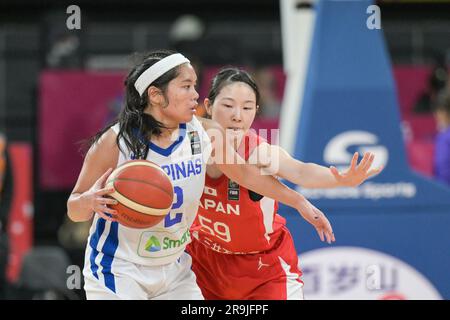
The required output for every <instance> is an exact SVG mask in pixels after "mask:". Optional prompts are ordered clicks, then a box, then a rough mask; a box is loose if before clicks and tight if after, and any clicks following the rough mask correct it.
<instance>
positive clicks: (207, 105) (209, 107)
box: [203, 98, 212, 116]
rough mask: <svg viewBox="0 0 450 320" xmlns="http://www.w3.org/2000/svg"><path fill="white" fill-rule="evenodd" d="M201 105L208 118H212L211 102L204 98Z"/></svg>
mask: <svg viewBox="0 0 450 320" xmlns="http://www.w3.org/2000/svg"><path fill="white" fill-rule="evenodd" d="M203 105H204V106H205V109H206V113H207V114H208V115H209V116H212V110H211V109H212V105H211V101H210V100H209V99H208V98H205V100H203Z"/></svg>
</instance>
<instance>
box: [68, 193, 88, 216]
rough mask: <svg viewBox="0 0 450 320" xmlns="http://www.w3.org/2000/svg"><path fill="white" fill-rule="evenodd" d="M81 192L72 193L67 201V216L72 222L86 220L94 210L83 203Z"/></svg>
mask: <svg viewBox="0 0 450 320" xmlns="http://www.w3.org/2000/svg"><path fill="white" fill-rule="evenodd" d="M82 197H83V194H81V193H73V194H71V195H70V197H69V200H68V201H67V216H68V217H69V218H70V220H72V221H73V222H83V221H88V220H90V219H91V218H92V216H93V215H94V212H93V211H92V210H91V209H90V208H89V207H87V206H85V205H83V199H82Z"/></svg>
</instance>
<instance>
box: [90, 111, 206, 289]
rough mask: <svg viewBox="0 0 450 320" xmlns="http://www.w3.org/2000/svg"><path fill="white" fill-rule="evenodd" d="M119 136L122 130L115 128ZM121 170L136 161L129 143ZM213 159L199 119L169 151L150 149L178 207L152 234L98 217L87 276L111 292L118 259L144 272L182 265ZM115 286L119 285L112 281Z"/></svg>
mask: <svg viewBox="0 0 450 320" xmlns="http://www.w3.org/2000/svg"><path fill="white" fill-rule="evenodd" d="M112 129H113V130H114V132H116V133H118V132H119V125H118V124H117V125H115V126H113V127H112ZM120 146H121V149H122V150H123V151H125V152H120V153H119V159H118V161H117V165H118V166H119V165H120V164H122V163H123V162H125V161H127V160H131V159H133V158H134V156H133V155H132V154H131V152H130V151H128V148H127V147H126V146H125V143H124V141H123V139H122V140H121V141H120ZM210 154H211V142H210V139H209V137H208V135H207V133H206V131H205V130H204V129H203V126H202V124H201V123H200V121H199V120H198V119H197V118H195V117H194V118H193V120H192V121H191V122H189V123H186V124H180V130H179V137H178V139H177V140H176V141H175V142H174V143H173V144H172V145H170V146H169V147H168V148H166V149H163V148H160V147H158V146H157V145H155V144H153V143H151V142H150V143H149V152H148V155H147V160H149V161H152V162H154V163H156V164H158V165H159V166H160V167H161V168H163V169H164V171H165V172H166V173H167V174H168V176H169V177H170V179H171V180H172V184H173V187H174V202H173V205H172V209H171V211H170V213H169V214H168V215H167V216H166V218H165V219H164V220H163V221H161V222H160V223H159V224H157V225H155V226H153V227H151V228H147V229H134V228H128V227H126V226H123V225H121V224H119V223H118V222H109V221H106V220H104V219H102V218H100V217H99V216H98V215H95V216H94V220H93V222H92V226H91V229H90V236H89V239H88V244H87V249H86V263H85V270H84V272H91V273H92V274H93V275H94V276H95V277H96V278H97V279H98V273H99V272H102V273H103V276H104V278H105V284H106V285H107V286H108V279H107V277H108V276H107V275H108V274H110V271H111V267H113V261H114V259H115V258H119V259H121V260H126V261H130V262H133V263H135V264H139V265H144V266H159V265H165V264H169V263H172V262H174V261H176V260H177V259H178V258H179V257H180V256H181V255H182V253H183V252H184V249H185V247H186V245H187V244H188V243H189V242H190V234H189V228H190V226H191V224H192V222H193V221H194V218H195V216H196V214H197V209H198V205H199V202H200V198H201V195H202V193H203V188H204V185H205V172H206V163H207V161H208V158H209V156H210ZM111 281H113V279H111Z"/></svg>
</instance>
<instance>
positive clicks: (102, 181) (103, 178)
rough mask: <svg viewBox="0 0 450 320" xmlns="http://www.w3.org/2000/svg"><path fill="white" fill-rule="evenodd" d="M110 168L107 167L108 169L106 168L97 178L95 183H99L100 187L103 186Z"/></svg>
mask: <svg viewBox="0 0 450 320" xmlns="http://www.w3.org/2000/svg"><path fill="white" fill-rule="evenodd" d="M112 170H113V169H112V168H109V169H108V170H106V172H105V173H104V174H103V175H102V176H101V177H100V178H98V180H97V182H96V183H97V184H99V185H100V186H101V187H102V188H103V187H104V186H105V183H106V180H108V177H109V175H110V174H111V172H112Z"/></svg>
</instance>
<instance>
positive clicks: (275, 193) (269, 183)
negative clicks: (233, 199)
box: [223, 164, 305, 209]
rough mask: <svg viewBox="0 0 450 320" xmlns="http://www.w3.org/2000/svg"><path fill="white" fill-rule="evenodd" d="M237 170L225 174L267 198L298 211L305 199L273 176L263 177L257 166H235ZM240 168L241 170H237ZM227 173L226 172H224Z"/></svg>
mask: <svg viewBox="0 0 450 320" xmlns="http://www.w3.org/2000/svg"><path fill="white" fill-rule="evenodd" d="M234 166H235V169H234V170H233V171H230V172H228V173H225V172H224V173H225V174H226V175H227V176H228V177H229V178H230V179H232V180H234V181H236V182H237V183H238V184H239V185H241V186H243V187H245V188H247V189H249V190H252V191H254V192H256V193H258V194H260V195H263V196H265V197H268V198H271V199H274V200H277V201H279V202H281V203H284V204H286V205H288V206H290V207H293V208H295V209H298V208H299V207H300V206H301V205H302V203H303V201H304V200H305V198H304V197H303V196H302V195H301V194H299V193H298V192H296V191H294V190H292V189H291V188H289V187H287V186H286V185H284V184H283V183H281V182H280V181H278V180H277V179H276V178H274V177H273V176H271V175H262V174H261V172H260V170H259V169H258V168H257V167H256V166H252V165H247V164H246V165H234ZM237 168H239V170H236V169H237ZM223 171H226V170H223Z"/></svg>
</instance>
